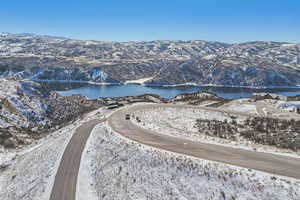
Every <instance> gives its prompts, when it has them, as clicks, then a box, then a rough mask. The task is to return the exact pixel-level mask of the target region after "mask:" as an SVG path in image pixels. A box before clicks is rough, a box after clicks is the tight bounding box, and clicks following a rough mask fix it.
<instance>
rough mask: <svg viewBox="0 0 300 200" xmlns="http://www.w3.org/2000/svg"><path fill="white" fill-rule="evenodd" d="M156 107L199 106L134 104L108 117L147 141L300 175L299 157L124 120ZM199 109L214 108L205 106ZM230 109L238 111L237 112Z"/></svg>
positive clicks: (113, 125)
mask: <svg viewBox="0 0 300 200" xmlns="http://www.w3.org/2000/svg"><path fill="white" fill-rule="evenodd" d="M157 107H190V108H199V107H195V106H183V105H166V104H155V105H135V106H131V107H129V108H128V107H125V108H123V109H120V110H118V111H116V112H115V113H113V114H112V115H111V116H110V118H109V119H108V123H109V125H110V127H111V128H112V129H113V130H114V131H115V132H117V133H119V134H121V135H122V136H125V137H127V138H129V139H131V140H134V141H136V142H139V143H142V144H145V145H149V146H153V147H156V148H160V149H164V150H168V151H172V152H176V153H181V154H185V155H189V156H193V157H197V158H202V159H206V160H212V161H217V162H222V163H227V164H231V165H236V166H240V167H245V168H250V169H255V170H260V171H264V172H268V173H273V174H277V175H282V176H288V177H292V178H297V179H300V170H299V169H300V159H297V158H292V157H287V156H281V155H275V154H270V153H261V152H254V151H247V150H242V149H237V148H231V147H226V146H221V145H214V144H207V143H201V142H193V141H191V140H186V139H182V138H177V137H172V136H167V135H163V134H159V133H156V132H153V131H149V130H145V129H142V128H141V127H138V126H136V125H134V124H133V123H131V122H130V120H125V115H126V114H127V113H133V112H134V111H137V110H140V109H148V108H157ZM199 109H205V110H215V109H210V108H202V107H201V108H199ZM227 113H231V114H237V113H234V112H227Z"/></svg>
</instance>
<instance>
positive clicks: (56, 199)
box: [50, 119, 105, 200]
mask: <svg viewBox="0 0 300 200" xmlns="http://www.w3.org/2000/svg"><path fill="white" fill-rule="evenodd" d="M104 121H105V119H102V120H91V121H89V122H86V123H84V124H83V125H81V126H80V127H79V128H77V129H76V131H75V133H74V135H73V136H72V138H71V140H70V142H69V144H68V145H67V147H66V149H65V152H64V154H63V157H62V159H61V163H60V165H59V168H58V171H57V173H56V176H55V181H54V185H53V188H52V192H51V196H50V200H75V197H76V184H77V176H78V171H79V167H80V161H81V154H82V152H83V149H84V147H85V144H86V141H87V139H88V138H89V136H90V134H91V132H92V130H93V128H94V127H95V126H96V125H97V124H99V123H101V122H104Z"/></svg>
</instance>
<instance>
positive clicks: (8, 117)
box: [0, 79, 88, 148]
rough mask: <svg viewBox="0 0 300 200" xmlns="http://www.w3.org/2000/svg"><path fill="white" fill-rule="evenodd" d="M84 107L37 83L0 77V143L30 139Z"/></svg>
mask: <svg viewBox="0 0 300 200" xmlns="http://www.w3.org/2000/svg"><path fill="white" fill-rule="evenodd" d="M86 111H88V109H87V108H85V107H83V106H82V105H80V104H78V103H76V102H74V101H72V100H69V99H68V98H65V97H62V96H60V95H58V94H57V93H55V92H51V91H49V90H47V89H46V88H43V87H42V86H41V85H40V84H38V83H34V82H32V81H20V80H15V79H0V146H1V145H3V146H4V147H8V148H15V147H17V146H22V145H23V144H27V143H31V141H32V140H33V139H39V138H41V137H42V136H44V135H46V134H47V133H49V132H51V131H53V130H55V129H57V128H60V127H61V126H62V125H65V123H67V122H69V121H70V120H72V119H75V118H76V117H79V116H80V114H82V113H84V112H86Z"/></svg>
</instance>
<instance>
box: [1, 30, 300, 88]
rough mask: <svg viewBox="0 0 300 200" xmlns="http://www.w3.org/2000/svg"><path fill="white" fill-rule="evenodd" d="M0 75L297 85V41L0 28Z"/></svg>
mask: <svg viewBox="0 0 300 200" xmlns="http://www.w3.org/2000/svg"><path fill="white" fill-rule="evenodd" d="M0 76H2V77H18V78H25V79H33V80H35V79H42V80H45V79H50V80H76V81H93V82H108V83H124V82H126V81H129V80H136V79H142V78H149V77H151V78H149V79H146V80H147V81H146V83H148V84H154V85H176V84H198V85H227V86H247V87H278V86H281V87H284V86H291V87H295V86H298V85H300V44H291V43H285V42H262V41H257V42H247V43H240V44H227V43H222V42H214V41H202V40H196V41H168V40H160V41H149V42H101V41H82V40H72V39H65V38H62V37H53V36H37V35H32V34H0Z"/></svg>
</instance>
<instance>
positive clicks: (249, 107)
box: [226, 103, 258, 115]
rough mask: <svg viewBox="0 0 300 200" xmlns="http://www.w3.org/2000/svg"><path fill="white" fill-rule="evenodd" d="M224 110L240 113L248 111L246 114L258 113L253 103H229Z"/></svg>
mask: <svg viewBox="0 0 300 200" xmlns="http://www.w3.org/2000/svg"><path fill="white" fill-rule="evenodd" d="M226 110H228V111H234V112H241V113H248V114H253V115H257V114H258V112H257V109H256V105H254V104H243V103H231V104H229V106H228V107H227V108H226Z"/></svg>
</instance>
